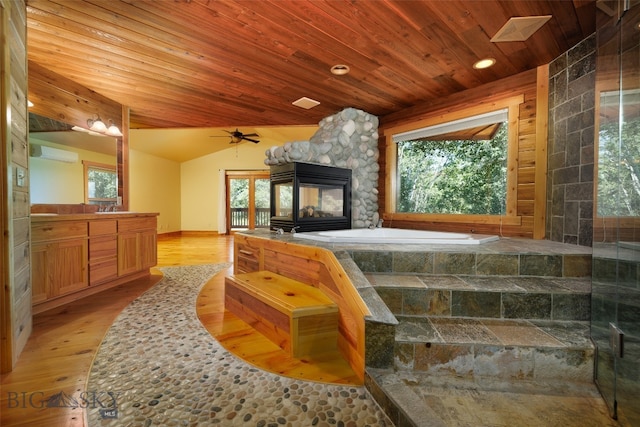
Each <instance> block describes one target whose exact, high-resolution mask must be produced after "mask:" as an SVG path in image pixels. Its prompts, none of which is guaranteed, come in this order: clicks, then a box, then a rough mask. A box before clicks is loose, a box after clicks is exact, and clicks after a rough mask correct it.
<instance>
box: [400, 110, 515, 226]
mask: <svg viewBox="0 0 640 427" xmlns="http://www.w3.org/2000/svg"><path fill="white" fill-rule="evenodd" d="M507 125H508V124H507V122H504V123H502V124H501V125H500V127H499V129H498V131H497V132H496V133H495V135H493V138H492V139H490V140H434V139H438V138H430V139H429V140H414V141H400V142H398V181H399V192H398V200H397V208H396V210H397V211H398V212H410V213H433V214H435V213H438V214H485V215H500V214H504V212H505V207H506V194H507V146H508V129H507V128H508V126H507Z"/></svg>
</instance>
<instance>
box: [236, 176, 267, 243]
mask: <svg viewBox="0 0 640 427" xmlns="http://www.w3.org/2000/svg"><path fill="white" fill-rule="evenodd" d="M270 178H271V171H269V170H264V169H256V170H228V171H225V181H226V182H225V185H226V188H227V191H226V193H227V197H226V205H227V206H226V211H227V226H226V227H227V230H226V234H231V233H232V230H231V227H230V222H229V221H230V220H229V218H231V194H230V191H229V189H230V188H231V184H230V180H231V179H248V180H249V193H251V194H254V193H255V180H256V179H270ZM249 217H250V218H253V217H255V206H253V204H251V203H249Z"/></svg>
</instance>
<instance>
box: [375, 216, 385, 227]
mask: <svg viewBox="0 0 640 427" xmlns="http://www.w3.org/2000/svg"><path fill="white" fill-rule="evenodd" d="M383 222H384V219H382V218H380V219H379V220H378V225H376V228H382V223H383Z"/></svg>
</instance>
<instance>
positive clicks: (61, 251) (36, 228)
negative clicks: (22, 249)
mask: <svg viewBox="0 0 640 427" xmlns="http://www.w3.org/2000/svg"><path fill="white" fill-rule="evenodd" d="M157 215H158V214H157V213H134V212H99V213H80V214H74V213H71V214H50V213H41V214H37V213H34V214H31V262H32V273H31V274H32V276H31V289H32V291H31V301H32V306H33V309H32V310H33V313H34V314H35V313H40V312H42V311H45V310H48V309H50V308H53V307H57V306H60V305H62V304H66V303H68V302H70V301H74V300H77V299H79V298H82V297H85V296H87V295H91V294H93V293H96V292H100V291H103V290H105V289H108V288H111V287H114V286H117V285H120V284H123V283H126V282H129V281H131V280H134V279H137V278H140V277H144V276H147V275H149V274H150V273H149V270H150V268H151V267H153V266H155V265H156V263H157V229H156V224H157Z"/></svg>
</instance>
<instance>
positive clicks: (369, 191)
mask: <svg viewBox="0 0 640 427" xmlns="http://www.w3.org/2000/svg"><path fill="white" fill-rule="evenodd" d="M318 126H319V129H318V131H317V132H316V133H315V134H314V135H313V136H312V137H311V139H310V140H309V141H294V142H287V143H286V144H284V145H282V146H274V147H271V148H269V149H268V150H267V151H266V152H265V154H266V156H267V158H266V159H265V161H264V163H265V164H266V165H268V166H275V165H283V164H286V163H292V162H307V163H316V164H321V165H330V166H337V167H341V168H348V169H351V170H352V186H351V187H352V188H351V191H352V193H351V226H352V227H353V228H365V227H368V226H369V225H371V224H376V223H377V222H378V219H379V214H378V173H379V171H380V166H379V165H378V157H379V156H380V152H379V150H378V136H379V135H378V117H376V116H374V115H371V114H369V113H367V112H365V111H362V110H358V109H355V108H345V109H344V110H342V111H341V112H339V113H336V114H334V115H333V116H329V117H325V118H324V119H322V120H321V121H320V123H318Z"/></svg>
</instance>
